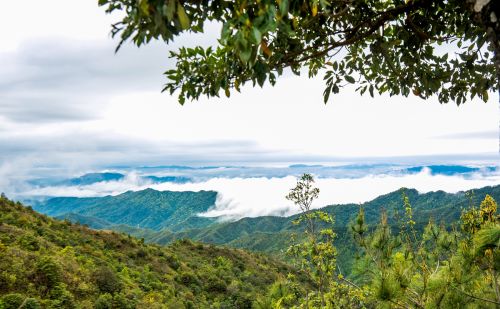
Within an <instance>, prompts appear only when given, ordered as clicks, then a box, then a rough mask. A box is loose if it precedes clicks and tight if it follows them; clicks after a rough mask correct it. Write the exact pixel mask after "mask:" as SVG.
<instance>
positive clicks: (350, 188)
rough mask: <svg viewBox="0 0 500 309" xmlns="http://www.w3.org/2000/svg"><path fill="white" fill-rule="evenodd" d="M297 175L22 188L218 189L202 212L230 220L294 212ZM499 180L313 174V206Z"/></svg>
mask: <svg viewBox="0 0 500 309" xmlns="http://www.w3.org/2000/svg"><path fill="white" fill-rule="evenodd" d="M295 183H296V178H295V177H293V176H286V177H271V178H269V177H247V178H242V177H235V178H225V177H214V178H210V179H208V180H204V181H200V182H189V183H183V184H179V183H170V182H165V183H159V184H154V183H151V182H148V181H145V180H144V178H141V177H139V176H138V175H137V174H136V173H128V174H127V175H126V177H125V178H124V179H122V180H120V181H109V182H99V183H94V184H91V185H83V186H48V187H43V188H31V189H29V190H27V191H25V192H23V196H25V197H36V196H51V197H52V196H74V197H91V196H105V195H117V194H120V193H123V192H125V191H129V190H132V191H139V190H143V189H146V188H152V189H155V190H160V191H165V190H171V191H200V190H213V191H217V192H218V198H217V201H216V204H215V205H214V207H213V208H212V209H210V210H209V211H207V212H205V213H202V214H200V216H206V217H223V218H226V219H229V220H234V219H239V218H242V217H256V216H265V215H278V216H283V215H291V214H295V213H297V212H298V208H297V207H295V206H294V205H293V204H292V203H291V202H290V201H288V200H286V199H285V195H286V194H287V193H288V191H289V190H290V188H292V187H294V185H295ZM498 184H500V173H498V171H496V172H493V173H488V174H486V175H485V174H484V173H481V174H480V173H477V174H475V173H471V174H467V175H466V176H464V175H453V176H450V175H433V174H431V172H430V171H429V170H428V169H423V170H422V171H421V172H419V173H413V174H400V175H395V174H379V175H368V176H364V177H359V178H317V179H316V186H317V187H318V188H319V189H320V196H319V199H318V200H316V201H315V202H314V205H313V207H315V208H319V207H323V206H326V205H331V204H345V203H363V202H365V201H369V200H371V199H374V198H375V197H377V196H379V195H382V194H386V193H389V192H392V191H395V190H397V189H399V188H401V187H406V188H415V189H417V190H418V191H420V192H422V193H425V192H429V191H437V190H443V191H446V192H450V193H454V192H458V191H463V190H469V189H474V188H480V187H484V186H489V185H498Z"/></svg>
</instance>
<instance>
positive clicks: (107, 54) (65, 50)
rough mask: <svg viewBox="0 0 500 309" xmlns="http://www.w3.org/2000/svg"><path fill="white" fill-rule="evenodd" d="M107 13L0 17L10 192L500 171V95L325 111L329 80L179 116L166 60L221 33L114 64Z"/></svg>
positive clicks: (388, 101) (53, 3) (340, 103)
mask: <svg viewBox="0 0 500 309" xmlns="http://www.w3.org/2000/svg"><path fill="white" fill-rule="evenodd" d="M96 2H97V1H86V0H72V1H67V0H49V1H43V2H42V1H36V0H26V1H4V3H3V4H2V10H1V11H0V37H2V41H1V43H0V63H1V64H2V66H1V67H2V69H1V70H0V145H1V147H0V175H1V176H2V178H4V179H6V178H8V179H14V178H16V177H17V178H19V177H20V178H22V177H27V176H30V175H35V174H43V173H51V174H58V173H62V174H68V175H74V174H78V173H80V172H81V171H89V170H96V169H99V168H104V167H108V166H119V165H128V166H135V165H137V166H143V165H162V164H185V165H206V164H229V165H231V164H249V165H279V164H289V163H311V162H330V163H332V164H333V163H335V162H339V161H343V162H350V161H357V162H364V161H366V160H379V161H380V160H382V161H383V160H385V161H391V162H392V161H398V160H407V158H417V159H415V160H418V158H436V161H447V160H454V159H457V158H458V159H463V160H474V159H481V160H482V159H486V160H489V161H498V159H499V157H498V147H499V142H498V135H499V134H498V123H499V115H500V114H499V109H498V104H497V103H496V100H497V94H492V95H491V96H490V97H491V99H490V102H488V103H483V102H481V101H472V102H469V103H467V104H465V105H463V106H460V107H457V106H456V105H454V104H453V103H452V104H447V105H440V104H439V103H438V102H437V100H436V98H431V99H429V100H426V101H424V100H422V99H420V98H417V97H409V98H405V97H392V98H390V97H388V96H379V97H376V98H374V99H372V98H370V97H367V96H363V97H362V96H359V95H358V94H357V93H355V92H354V89H344V90H343V91H342V93H341V94H340V95H336V96H333V97H331V100H330V102H329V103H328V104H327V105H325V104H323V98H322V92H323V87H324V84H323V82H322V77H321V76H319V77H318V78H315V79H308V78H307V77H306V76H301V77H297V76H291V75H286V76H284V77H282V78H280V79H279V80H278V83H277V85H276V86H275V87H271V86H267V87H264V88H263V89H261V88H252V87H251V86H248V87H245V88H243V89H242V93H233V94H232V96H231V98H220V99H219V98H211V99H205V98H202V99H200V100H199V101H197V102H188V103H187V104H186V105H185V106H180V105H179V104H178V103H177V98H176V97H175V96H170V95H168V94H162V93H161V92H160V90H161V89H162V86H163V84H164V83H165V79H164V76H163V75H162V73H163V72H164V71H166V70H167V69H168V68H169V67H171V66H172V65H173V63H172V60H170V59H168V56H167V55H168V51H169V50H175V49H176V48H178V47H179V46H182V45H188V46H194V45H195V44H202V45H209V44H211V43H213V42H214V39H215V38H216V36H217V33H218V31H219V29H218V28H219V27H218V26H217V25H215V24H211V25H209V26H208V27H207V29H206V33H205V34H202V35H185V36H182V37H180V38H179V39H178V40H177V41H176V42H175V43H174V44H171V45H169V46H167V45H166V44H164V43H161V42H154V43H152V44H150V45H148V46H144V47H141V48H136V47H134V46H132V45H131V44H126V45H125V46H124V47H123V48H122V50H120V52H118V53H117V54H115V53H114V48H115V46H116V44H117V41H116V40H113V39H112V38H111V37H110V35H109V31H110V24H111V23H112V22H113V21H116V20H117V17H116V16H109V15H106V14H105V13H104V10H103V9H102V8H99V7H98V6H97V3H96ZM405 158H406V159H405ZM3 181H4V183H5V181H6V180H3ZM1 185H2V181H0V187H1Z"/></svg>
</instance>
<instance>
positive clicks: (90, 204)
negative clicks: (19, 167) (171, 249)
mask: <svg viewBox="0 0 500 309" xmlns="http://www.w3.org/2000/svg"><path fill="white" fill-rule="evenodd" d="M216 198H217V192H215V191H199V192H191V191H184V192H176V191H156V190H153V189H145V190H142V191H136V192H134V191H128V192H125V193H123V194H119V195H116V196H105V197H92V198H76V197H56V198H52V199H49V200H47V201H46V202H45V203H42V204H39V205H35V207H34V208H35V210H36V211H38V212H41V213H44V214H47V215H50V216H53V217H59V218H60V219H64V218H68V219H70V220H71V219H76V218H78V220H77V222H82V223H85V224H88V225H89V226H91V227H96V225H97V226H99V227H98V228H102V227H103V225H105V226H106V228H112V227H111V226H112V225H115V224H124V225H128V226H131V227H135V228H145V229H152V230H157V231H159V230H162V229H169V230H175V231H180V230H182V229H185V228H189V227H201V226H206V225H208V224H210V223H212V222H213V221H214V219H211V218H201V217H198V216H197V214H199V213H201V212H205V211H207V210H208V209H209V208H210V207H213V206H214V205H215V200H216Z"/></svg>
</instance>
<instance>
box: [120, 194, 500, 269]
mask: <svg viewBox="0 0 500 309" xmlns="http://www.w3.org/2000/svg"><path fill="white" fill-rule="evenodd" d="M403 192H404V193H405V194H406V196H407V197H408V198H409V199H410V200H411V202H412V209H413V214H414V220H415V223H416V224H415V229H417V230H418V231H423V230H424V228H425V226H426V225H427V223H428V222H429V220H430V219H433V220H434V221H435V222H436V223H438V224H440V223H443V224H445V225H446V226H447V227H451V224H453V223H456V222H458V221H459V220H460V215H461V211H462V209H464V208H467V207H469V206H470V204H471V203H474V204H479V203H480V202H481V200H480V199H481V198H484V196H486V194H489V195H491V196H492V197H493V198H494V199H495V200H500V185H499V186H495V187H484V188H480V189H475V190H473V192H474V194H472V195H470V196H468V195H467V194H466V193H465V192H459V193H456V194H452V193H446V192H443V191H436V192H429V193H424V194H420V193H418V191H416V190H414V189H405V188H402V189H400V190H398V191H395V192H392V193H389V194H385V195H382V196H379V197H377V198H376V199H374V200H372V201H369V202H366V203H363V204H361V205H356V204H346V205H331V206H327V207H324V208H321V210H322V211H324V212H325V213H327V214H328V215H330V216H332V217H333V218H335V222H334V225H333V228H334V230H335V233H336V234H337V237H336V239H335V245H336V247H337V250H338V256H337V267H340V268H341V270H342V272H343V274H345V275H346V274H350V272H351V267H352V262H353V259H352V256H353V254H355V250H354V249H355V247H356V244H355V242H354V239H353V237H352V232H351V230H350V227H349V225H350V223H351V222H352V221H353V220H354V219H355V218H356V216H357V214H358V212H359V209H360V206H361V207H362V208H363V209H364V213H365V222H366V224H367V225H368V226H372V227H373V226H376V225H377V224H378V222H379V220H380V214H381V213H382V212H384V211H385V212H386V213H387V215H388V216H387V217H388V218H387V220H388V224H389V225H391V226H393V227H394V228H397V226H398V222H397V221H398V220H397V219H398V217H400V216H401V215H402V210H401V195H402V194H403ZM299 217H300V215H295V216H291V217H272V216H265V217H257V218H243V219H241V220H238V221H236V222H225V223H217V222H213V223H212V224H211V225H208V226H206V227H203V228H194V229H193V228H192V229H185V230H183V231H175V230H172V231H171V230H163V231H160V232H157V231H145V230H141V229H134V228H129V227H126V226H119V227H116V226H113V227H111V228H112V229H116V230H118V231H121V232H124V233H128V234H131V235H135V236H137V237H143V238H144V239H145V240H146V241H147V242H152V243H159V244H168V243H171V242H173V241H175V240H178V239H192V240H196V241H201V242H203V243H212V244H218V245H225V246H229V247H235V248H242V249H248V250H252V251H258V252H266V253H271V254H273V255H279V256H281V257H282V258H286V256H285V252H286V250H287V248H288V247H289V246H290V245H291V244H292V242H291V239H292V237H293V235H300V234H301V231H303V230H304V227H303V226H297V225H295V224H293V222H294V221H296V220H297V219H299Z"/></svg>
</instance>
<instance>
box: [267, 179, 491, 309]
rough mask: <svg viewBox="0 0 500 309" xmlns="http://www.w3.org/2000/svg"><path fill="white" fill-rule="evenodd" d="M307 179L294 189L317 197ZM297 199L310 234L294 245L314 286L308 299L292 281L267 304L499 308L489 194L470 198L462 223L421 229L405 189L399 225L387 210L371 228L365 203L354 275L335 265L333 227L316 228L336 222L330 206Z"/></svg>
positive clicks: (355, 226)
mask: <svg viewBox="0 0 500 309" xmlns="http://www.w3.org/2000/svg"><path fill="white" fill-rule="evenodd" d="M306 176H308V177H309V180H307V179H308V178H307V177H306ZM304 180H305V182H309V183H310V184H312V183H313V180H312V178H310V176H309V175H304V176H303V177H302V179H301V180H300V181H299V183H298V185H297V187H296V188H295V189H294V190H298V191H300V192H301V194H300V195H302V196H311V195H310V194H309V192H311V186H309V187H307V186H300V185H299V184H300V183H301V182H304ZM305 188H306V189H305ZM292 191H293V190H292ZM318 193H319V191H318ZM316 196H317V195H316ZM313 199H314V198H313ZM295 202H296V204H297V205H299V206H300V208H301V209H302V210H303V212H302V214H301V216H300V218H299V220H298V221H297V224H300V223H301V222H303V223H305V224H304V225H305V231H304V236H305V240H303V241H302V242H299V243H298V244H296V245H294V246H292V247H290V250H291V252H292V253H293V255H294V257H295V259H296V261H298V262H299V263H300V265H301V267H302V268H304V269H305V270H306V271H308V272H309V273H310V274H311V276H312V278H314V279H315V280H316V285H315V289H314V290H309V291H307V294H306V296H305V297H302V298H300V297H295V296H294V293H293V288H294V287H297V283H296V282H294V281H293V280H289V281H288V282H287V283H286V284H285V285H286V286H287V287H288V289H286V288H285V289H282V290H284V291H286V292H284V293H281V294H280V295H278V296H277V297H276V296H269V297H268V299H267V304H271V305H270V306H268V308H346V307H348V308H374V307H377V308H498V306H500V288H499V286H500V282H499V279H500V275H499V271H500V215H498V213H497V204H496V202H495V200H494V199H493V198H492V197H491V196H490V195H486V196H485V197H484V200H483V201H482V202H481V204H480V205H479V207H476V206H475V205H474V204H473V202H472V201H471V205H470V207H469V208H468V209H464V210H463V211H462V214H461V220H460V222H457V223H458V224H457V225H456V226H454V227H452V228H447V227H446V226H445V225H444V224H440V225H439V224H436V223H434V221H432V220H431V221H429V223H428V224H427V226H426V227H425V229H424V230H423V232H419V231H417V230H416V228H415V226H416V222H415V221H414V214H413V208H412V206H411V204H410V200H409V198H408V196H407V195H406V194H405V193H403V194H402V203H401V206H402V207H401V209H402V215H401V216H400V217H399V218H398V219H397V223H398V226H397V228H394V227H391V226H390V225H389V224H388V216H387V213H386V212H382V213H381V215H380V222H379V224H378V226H377V227H376V228H375V229H373V228H371V227H369V226H367V225H366V222H365V213H364V209H363V208H361V209H360V210H359V212H358V215H357V217H356V219H355V220H354V221H353V222H352V224H351V226H350V227H351V232H352V233H353V235H354V238H355V240H356V242H357V244H358V248H359V251H358V256H357V258H356V259H357V263H356V264H357V265H356V266H357V267H356V273H357V275H358V277H357V278H356V280H355V281H350V280H348V279H346V278H344V276H343V275H342V274H341V273H339V272H337V271H336V269H335V263H336V259H335V257H336V251H335V247H334V246H333V238H334V237H335V233H334V231H333V230H332V229H331V228H330V227H328V226H327V227H326V228H323V229H319V230H318V229H316V230H315V229H313V228H311V227H312V226H314V225H315V224H317V223H320V222H325V223H331V222H332V217H331V216H329V215H328V214H326V213H325V212H324V211H308V210H309V207H305V208H304V207H303V206H302V205H301V202H300V200H299V199H296V200H295ZM304 210H305V211H304Z"/></svg>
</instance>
